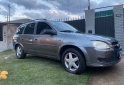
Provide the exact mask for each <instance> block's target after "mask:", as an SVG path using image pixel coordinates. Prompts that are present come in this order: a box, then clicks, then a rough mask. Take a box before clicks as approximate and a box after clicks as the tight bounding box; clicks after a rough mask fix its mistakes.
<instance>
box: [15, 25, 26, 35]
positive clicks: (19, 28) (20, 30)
mask: <svg viewBox="0 0 124 85" xmlns="http://www.w3.org/2000/svg"><path fill="white" fill-rule="evenodd" d="M24 28H25V25H21V26H19V27H18V28H17V30H16V34H22V32H23V30H24Z"/></svg>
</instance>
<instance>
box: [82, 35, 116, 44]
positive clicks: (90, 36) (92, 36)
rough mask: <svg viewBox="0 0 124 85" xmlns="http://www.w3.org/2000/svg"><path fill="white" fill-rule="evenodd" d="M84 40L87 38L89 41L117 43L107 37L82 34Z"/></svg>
mask: <svg viewBox="0 0 124 85" xmlns="http://www.w3.org/2000/svg"><path fill="white" fill-rule="evenodd" d="M82 35H83V36H85V37H86V38H89V39H90V40H101V41H109V42H117V40H116V39H115V38H112V37H107V36H101V35H93V34H82Z"/></svg>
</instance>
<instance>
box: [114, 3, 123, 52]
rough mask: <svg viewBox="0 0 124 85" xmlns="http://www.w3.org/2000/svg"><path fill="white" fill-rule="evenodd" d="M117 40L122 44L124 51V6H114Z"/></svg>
mask: <svg viewBox="0 0 124 85" xmlns="http://www.w3.org/2000/svg"><path fill="white" fill-rule="evenodd" d="M113 10H114V25H115V38H116V39H117V40H118V41H119V42H120V44H121V46H122V49H123V51H124V17H123V5H117V6H114V9H113Z"/></svg>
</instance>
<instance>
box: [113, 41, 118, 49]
mask: <svg viewBox="0 0 124 85" xmlns="http://www.w3.org/2000/svg"><path fill="white" fill-rule="evenodd" d="M112 46H113V48H114V49H119V48H120V44H119V43H118V42H112Z"/></svg>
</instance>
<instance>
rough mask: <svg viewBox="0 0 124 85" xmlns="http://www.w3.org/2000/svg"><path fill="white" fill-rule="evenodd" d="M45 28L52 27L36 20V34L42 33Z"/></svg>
mask: <svg viewBox="0 0 124 85" xmlns="http://www.w3.org/2000/svg"><path fill="white" fill-rule="evenodd" d="M46 29H52V28H51V27H50V26H49V25H48V24H47V23H45V22H38V24H37V30H36V34H43V32H44V30H46Z"/></svg>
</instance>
